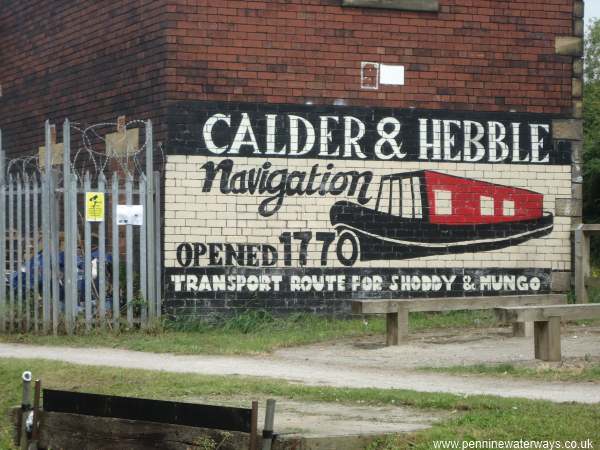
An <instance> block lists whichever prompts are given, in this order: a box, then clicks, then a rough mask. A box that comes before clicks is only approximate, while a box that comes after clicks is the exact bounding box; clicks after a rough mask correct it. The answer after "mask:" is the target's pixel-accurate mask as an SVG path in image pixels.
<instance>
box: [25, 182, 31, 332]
mask: <svg viewBox="0 0 600 450" xmlns="http://www.w3.org/2000/svg"><path fill="white" fill-rule="evenodd" d="M23 182H24V189H25V258H24V259H25V296H24V297H25V331H27V332H29V330H30V329H31V269H32V266H33V264H32V263H31V262H32V261H31V255H30V251H29V250H30V249H31V227H30V225H31V211H30V206H31V195H30V192H31V185H30V183H29V176H28V175H27V174H24V175H23Z"/></svg>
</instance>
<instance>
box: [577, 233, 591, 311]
mask: <svg viewBox="0 0 600 450" xmlns="http://www.w3.org/2000/svg"><path fill="white" fill-rule="evenodd" d="M583 227H584V225H579V227H577V229H576V230H575V300H576V301H577V303H589V301H590V299H589V297H588V293H587V288H586V286H585V278H586V276H588V275H589V273H590V237H589V235H588V234H587V233H586V232H585V230H584V228H583Z"/></svg>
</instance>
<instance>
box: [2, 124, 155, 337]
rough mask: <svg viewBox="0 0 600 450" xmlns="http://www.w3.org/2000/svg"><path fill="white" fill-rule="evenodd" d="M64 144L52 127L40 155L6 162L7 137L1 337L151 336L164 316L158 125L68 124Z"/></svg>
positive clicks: (3, 183)
mask: <svg viewBox="0 0 600 450" xmlns="http://www.w3.org/2000/svg"><path fill="white" fill-rule="evenodd" d="M115 126H116V128H117V129H116V131H115V130H112V129H111V128H114V127H115ZM107 129H108V130H107ZM108 131H113V132H112V133H108ZM103 132H106V133H104V134H103ZM140 135H142V138H141V139H140ZM73 136H77V137H80V138H81V139H78V140H77V143H76V144H75V145H73V146H72V144H71V139H72V137H73ZM62 139H63V142H62V143H60V144H57V143H56V129H55V128H54V127H53V126H51V125H50V123H49V122H46V126H45V146H44V147H42V148H40V151H39V152H38V153H37V154H35V155H31V156H19V157H16V158H12V159H7V158H6V157H5V151H6V149H4V148H3V147H2V134H1V131H0V262H2V263H3V264H4V266H3V274H4V278H5V281H4V289H0V332H10V333H13V332H20V333H27V332H41V333H49V332H52V333H54V334H57V333H59V332H66V333H69V334H71V333H74V332H77V331H81V330H85V331H90V330H92V329H93V328H110V329H114V330H118V329H119V328H120V327H127V328H132V327H137V326H141V327H145V326H147V325H148V324H151V323H153V322H154V321H156V320H157V319H159V318H160V315H161V255H160V248H161V247H160V226H159V224H160V201H159V198H160V177H159V174H158V172H155V171H154V166H153V165H154V158H153V155H154V145H153V140H152V123H151V122H150V121H145V122H142V121H134V122H130V123H128V124H125V123H124V118H120V122H118V123H116V124H108V123H103V124H98V125H94V126H90V127H86V128H80V127H79V126H77V125H76V124H71V123H70V122H69V121H68V120H66V121H65V122H64V125H63V130H62ZM140 141H141V142H142V144H139V142H140ZM2 237H3V238H2Z"/></svg>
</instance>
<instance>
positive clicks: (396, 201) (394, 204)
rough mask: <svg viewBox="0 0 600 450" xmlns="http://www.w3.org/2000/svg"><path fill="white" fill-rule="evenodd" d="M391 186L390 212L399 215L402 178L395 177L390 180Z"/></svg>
mask: <svg viewBox="0 0 600 450" xmlns="http://www.w3.org/2000/svg"><path fill="white" fill-rule="evenodd" d="M390 183H391V187H392V194H391V195H392V196H391V198H390V201H391V206H390V214H393V215H394V216H399V215H400V212H401V210H402V180H401V179H397V180H393V181H391V182H390Z"/></svg>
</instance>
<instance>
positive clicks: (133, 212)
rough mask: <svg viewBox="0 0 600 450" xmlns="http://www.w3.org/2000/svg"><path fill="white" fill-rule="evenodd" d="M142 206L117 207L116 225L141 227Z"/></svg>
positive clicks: (142, 218)
mask: <svg viewBox="0 0 600 450" xmlns="http://www.w3.org/2000/svg"><path fill="white" fill-rule="evenodd" d="M143 223H144V206H143V205H117V225H142V224H143Z"/></svg>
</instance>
